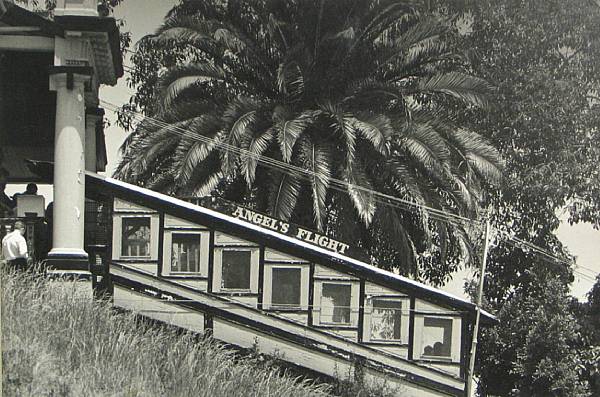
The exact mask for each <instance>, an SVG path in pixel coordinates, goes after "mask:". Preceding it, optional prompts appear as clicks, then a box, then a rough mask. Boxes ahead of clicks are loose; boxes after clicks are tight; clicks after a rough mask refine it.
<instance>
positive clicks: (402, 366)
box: [110, 266, 464, 396]
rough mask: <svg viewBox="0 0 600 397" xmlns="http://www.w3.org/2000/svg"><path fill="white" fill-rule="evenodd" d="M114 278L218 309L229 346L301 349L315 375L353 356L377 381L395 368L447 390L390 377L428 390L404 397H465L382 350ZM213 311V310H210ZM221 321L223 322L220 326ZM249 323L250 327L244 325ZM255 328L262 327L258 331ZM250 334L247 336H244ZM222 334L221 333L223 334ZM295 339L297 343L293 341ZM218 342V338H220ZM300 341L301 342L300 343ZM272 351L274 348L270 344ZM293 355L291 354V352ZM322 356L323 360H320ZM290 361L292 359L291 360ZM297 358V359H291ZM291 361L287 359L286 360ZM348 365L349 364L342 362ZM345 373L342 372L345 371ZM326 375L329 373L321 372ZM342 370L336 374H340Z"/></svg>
mask: <svg viewBox="0 0 600 397" xmlns="http://www.w3.org/2000/svg"><path fill="white" fill-rule="evenodd" d="M110 271H111V274H114V275H115V277H116V278H117V279H124V278H126V279H127V280H128V282H131V283H139V284H142V285H145V286H146V288H151V289H152V288H158V289H160V290H161V291H163V292H162V294H163V295H165V294H167V295H168V294H174V295H176V296H178V297H180V298H178V299H191V300H193V301H195V302H197V303H198V304H199V305H206V306H209V307H214V308H218V309H219V312H220V314H219V317H218V318H217V317H214V322H213V325H214V324H216V325H217V327H218V326H219V325H223V324H224V323H228V324H229V326H230V330H229V336H228V338H230V339H229V340H227V341H228V342H230V343H233V344H236V345H240V346H245V347H249V346H251V345H253V344H254V340H255V338H256V339H257V340H258V342H259V347H260V348H262V342H263V339H262V337H263V336H266V337H268V338H272V339H273V340H274V341H275V342H277V341H280V342H281V343H286V344H287V343H289V344H291V345H293V346H297V348H299V349H301V350H302V351H303V352H305V354H309V355H310V357H311V358H312V361H311V360H309V361H305V362H306V363H307V367H308V368H313V369H314V370H316V371H321V369H320V366H321V365H324V360H329V359H334V360H343V359H342V358H340V357H339V356H334V354H335V353H334V352H336V351H340V352H352V353H354V354H356V355H359V356H362V357H364V358H365V359H367V360H373V363H374V364H378V363H379V364H381V365H382V370H381V371H380V370H374V369H373V368H371V369H370V370H369V371H370V374H373V376H375V377H377V378H378V379H384V378H387V377H386V375H385V374H384V373H385V372H383V371H387V369H386V367H390V368H396V369H397V370H398V371H403V372H405V373H411V374H414V375H415V376H417V377H420V378H421V379H422V382H423V383H424V384H428V383H430V384H431V386H432V387H435V388H439V389H440V390H444V391H445V394H444V393H436V392H431V389H424V388H422V387H420V386H417V385H414V384H411V383H408V382H406V380H400V379H401V378H402V376H399V377H398V378H393V377H389V378H387V379H388V380H389V381H390V382H392V383H393V382H395V381H399V382H401V383H402V384H404V385H405V386H406V388H407V389H409V388H410V389H413V388H416V389H418V390H425V391H426V392H424V393H422V394H415V393H412V392H411V393H409V394H405V395H411V396H441V395H457V396H458V395H462V394H460V393H461V390H463V389H464V381H462V380H461V379H458V378H457V377H455V376H451V375H446V374H444V373H443V372H441V371H433V370H431V369H430V368H427V367H426V366H423V365H418V364H416V363H414V362H411V361H408V360H403V359H401V358H399V357H398V358H396V357H394V356H393V355H388V354H385V353H382V352H381V350H377V349H371V348H369V347H368V346H365V345H361V344H358V343H352V342H350V341H347V340H344V339H343V338H339V337H335V336H334V335H333V334H331V333H324V332H320V331H319V330H315V329H313V328H311V327H304V326H302V325H301V324H297V323H295V322H291V321H287V320H284V319H282V318H279V317H276V316H266V315H263V314H261V313H260V312H257V311H256V310H253V309H249V308H245V307H243V306H236V305H226V304H224V303H226V302H223V301H222V300H220V299H216V298H215V297H213V296H211V295H209V294H203V293H200V292H193V291H191V290H189V289H185V288H183V287H181V286H177V285H173V284H170V283H166V282H165V281H164V280H160V279H155V278H152V277H151V276H147V275H143V274H138V273H134V272H133V271H128V270H127V269H123V268H121V267H118V266H114V267H111V269H110ZM209 310H210V309H209ZM224 318H230V320H224ZM218 321H222V322H221V323H220V324H218ZM244 322H247V323H248V324H247V325H244ZM254 327H260V328H261V329H256V328H254ZM244 333H247V335H243V334H244ZM221 334H222V333H221ZM294 335H295V336H296V339H294ZM217 338H219V337H217ZM286 338H291V340H296V342H287V341H286V340H285V339H286ZM297 338H301V339H297ZM268 346H271V347H273V345H271V344H268ZM273 348H274V349H278V350H279V351H280V352H287V351H288V350H287V347H285V346H275V347H273ZM317 349H326V350H327V351H331V353H329V352H325V353H324V352H323V351H318V350H317ZM290 351H291V350H290ZM321 354H323V356H321ZM290 357H291V356H290ZM292 358H294V357H292ZM285 359H288V358H285ZM290 361H294V362H296V363H298V364H299V365H305V362H299V361H298V360H294V359H291V360H290ZM343 362H344V363H347V362H346V361H343ZM342 370H343V369H342ZM321 372H324V373H327V372H326V371H324V370H323V371H321ZM340 373H341V370H338V371H337V374H340Z"/></svg>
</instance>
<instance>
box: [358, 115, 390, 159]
mask: <svg viewBox="0 0 600 397" xmlns="http://www.w3.org/2000/svg"><path fill="white" fill-rule="evenodd" d="M359 117H360V118H361V119H359ZM349 122H350V124H351V125H352V126H353V127H354V129H355V130H356V132H358V135H360V136H362V137H363V138H364V139H366V140H367V141H368V142H370V143H371V144H372V145H373V147H374V148H375V150H377V151H378V152H379V153H381V154H382V155H384V156H387V155H388V153H389V140H390V137H391V136H392V134H393V133H394V128H393V127H392V123H391V121H390V119H389V118H388V117H386V116H384V115H381V114H377V115H373V116H367V115H364V116H357V117H351V118H350V119H349Z"/></svg>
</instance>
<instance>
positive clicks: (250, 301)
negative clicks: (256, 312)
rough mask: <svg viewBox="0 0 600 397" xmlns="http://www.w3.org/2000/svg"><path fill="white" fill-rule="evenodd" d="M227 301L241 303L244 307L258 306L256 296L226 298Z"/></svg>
mask: <svg viewBox="0 0 600 397" xmlns="http://www.w3.org/2000/svg"><path fill="white" fill-rule="evenodd" d="M227 298H228V299H231V300H233V301H236V302H241V303H243V304H244V305H246V306H249V307H254V308H256V306H257V305H258V296H243V295H242V296H228V297H227Z"/></svg>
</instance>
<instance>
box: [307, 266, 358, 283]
mask: <svg viewBox="0 0 600 397" xmlns="http://www.w3.org/2000/svg"><path fill="white" fill-rule="evenodd" d="M314 277H315V278H319V277H323V278H343V279H348V280H358V278H356V277H354V276H351V275H349V274H346V273H342V272H338V271H335V270H333V269H330V268H328V267H326V266H323V265H317V264H316V265H315V275H314Z"/></svg>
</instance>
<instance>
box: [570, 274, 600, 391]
mask: <svg viewBox="0 0 600 397" xmlns="http://www.w3.org/2000/svg"><path fill="white" fill-rule="evenodd" d="M572 306H573V307H572V309H573V312H574V314H575V317H576V318H577V321H578V322H579V326H580V335H581V337H580V338H579V341H578V343H577V348H578V349H579V353H580V355H581V359H582V361H583V370H582V375H583V378H584V379H587V381H588V382H589V384H590V389H591V391H592V396H594V397H600V275H598V276H597V277H596V283H595V284H594V286H593V287H592V289H591V290H590V292H589V293H588V301H587V302H585V303H580V302H578V301H577V300H574V301H573V302H572Z"/></svg>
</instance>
